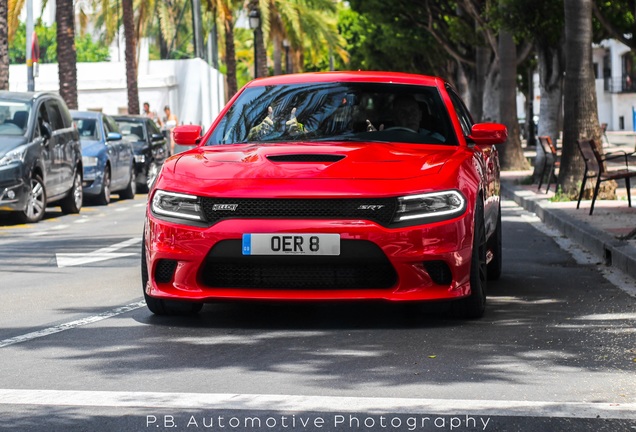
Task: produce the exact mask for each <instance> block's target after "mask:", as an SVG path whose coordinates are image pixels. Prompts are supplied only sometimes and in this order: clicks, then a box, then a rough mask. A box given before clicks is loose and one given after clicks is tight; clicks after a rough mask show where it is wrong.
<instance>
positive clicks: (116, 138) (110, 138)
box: [106, 132, 122, 141]
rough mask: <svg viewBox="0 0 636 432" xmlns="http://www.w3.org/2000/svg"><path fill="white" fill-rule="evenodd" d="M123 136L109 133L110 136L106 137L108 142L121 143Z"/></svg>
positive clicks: (117, 133)
mask: <svg viewBox="0 0 636 432" xmlns="http://www.w3.org/2000/svg"><path fill="white" fill-rule="evenodd" d="M121 139H122V136H121V134H120V133H119V132H108V136H107V137H106V141H120V140H121Z"/></svg>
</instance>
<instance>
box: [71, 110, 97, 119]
mask: <svg viewBox="0 0 636 432" xmlns="http://www.w3.org/2000/svg"><path fill="white" fill-rule="evenodd" d="M70 112H71V117H73V118H100V117H101V116H102V114H103V113H100V112H98V111H77V110H70Z"/></svg>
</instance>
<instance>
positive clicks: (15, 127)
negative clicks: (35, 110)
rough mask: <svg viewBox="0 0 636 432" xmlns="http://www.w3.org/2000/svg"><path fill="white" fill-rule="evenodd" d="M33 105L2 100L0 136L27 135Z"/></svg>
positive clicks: (0, 105) (0, 101)
mask: <svg viewBox="0 0 636 432" xmlns="http://www.w3.org/2000/svg"><path fill="white" fill-rule="evenodd" d="M30 112H31V104H30V103H26V102H17V101H10V100H0V135H26V132H27V125H28V124H29V113H30Z"/></svg>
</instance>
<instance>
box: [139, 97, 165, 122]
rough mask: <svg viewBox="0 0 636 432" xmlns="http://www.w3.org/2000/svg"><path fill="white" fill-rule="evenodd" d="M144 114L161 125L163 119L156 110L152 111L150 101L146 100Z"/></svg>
mask: <svg viewBox="0 0 636 432" xmlns="http://www.w3.org/2000/svg"><path fill="white" fill-rule="evenodd" d="M142 115H143V116H145V117H148V118H151V119H153V120H154V121H155V123H156V124H157V126H159V127H161V119H160V118H159V116H158V115H157V113H156V112H155V111H150V104H149V103H148V102H144V112H143V113H142Z"/></svg>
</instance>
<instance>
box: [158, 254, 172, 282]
mask: <svg viewBox="0 0 636 432" xmlns="http://www.w3.org/2000/svg"><path fill="white" fill-rule="evenodd" d="M176 268H177V261H175V260H170V259H160V260H159V261H157V266H156V267H155V281H157V283H168V282H170V281H171V280H172V276H173V275H174V271H175V269H176Z"/></svg>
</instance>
